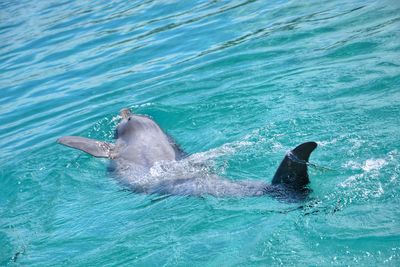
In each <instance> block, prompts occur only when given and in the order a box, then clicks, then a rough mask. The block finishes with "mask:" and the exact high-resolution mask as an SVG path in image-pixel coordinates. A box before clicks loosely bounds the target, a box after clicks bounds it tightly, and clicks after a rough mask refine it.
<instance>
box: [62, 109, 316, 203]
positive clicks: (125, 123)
mask: <svg viewBox="0 0 400 267" xmlns="http://www.w3.org/2000/svg"><path fill="white" fill-rule="evenodd" d="M120 115H121V117H122V120H121V122H120V123H119V124H118V126H117V129H116V134H115V136H116V142H115V143H107V142H103V141H98V140H93V139H89V138H84V137H79V136H64V137H61V138H59V139H58V140H57V142H58V143H60V144H63V145H65V146H69V147H72V148H75V149H79V150H82V151H84V152H86V153H88V154H90V155H92V156H95V157H102V158H109V159H110V160H111V164H110V166H111V168H112V169H113V170H114V174H115V176H116V177H117V178H118V180H119V181H120V182H122V183H123V184H124V185H126V186H128V187H129V188H130V189H131V190H133V191H135V192H141V193H147V194H167V195H195V196H202V195H213V196H217V197H223V196H228V197H229V196H260V195H271V196H274V197H278V198H281V197H286V196H287V195H291V196H295V197H299V196H300V197H303V196H304V195H306V194H307V192H308V190H307V189H306V187H305V186H306V185H307V184H308V183H309V178H308V173H307V163H308V160H309V156H310V154H311V152H312V151H313V150H314V149H315V148H316V147H317V144H316V143H315V142H308V143H303V144H301V145H299V146H297V147H296V148H295V149H293V150H292V151H290V152H288V153H287V154H286V155H285V157H284V159H283V161H282V162H281V164H280V166H279V168H278V169H277V171H276V173H275V175H274V178H273V179H272V182H271V184H268V183H265V182H262V181H251V180H245V181H233V180H230V179H226V178H222V177H219V176H218V175H215V174H212V173H206V174H204V173H201V172H197V173H196V172H194V173H193V172H191V173H187V172H186V173H185V172H176V171H175V172H170V173H168V172H166V173H163V175H149V173H150V172H151V171H153V168H154V167H155V166H157V165H158V164H159V163H160V162H161V163H165V164H168V163H173V162H176V161H179V160H181V159H183V158H185V156H187V154H185V152H183V151H182V150H181V149H180V148H179V146H178V145H177V144H176V143H175V142H174V141H173V139H172V138H170V137H169V136H168V135H166V134H165V133H164V132H163V130H162V129H161V128H160V127H159V126H158V125H157V123H155V122H154V121H153V120H152V119H150V118H149V117H146V116H142V115H136V114H132V113H131V112H130V111H129V109H123V110H121V113H120Z"/></svg>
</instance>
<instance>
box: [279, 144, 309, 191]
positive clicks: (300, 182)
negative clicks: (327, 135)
mask: <svg viewBox="0 0 400 267" xmlns="http://www.w3.org/2000/svg"><path fill="white" fill-rule="evenodd" d="M316 147H317V143H315V142H307V143H303V144H301V145H299V146H297V147H296V148H295V149H293V150H291V151H289V152H288V153H287V154H286V155H285V157H284V158H283V160H282V162H281V165H279V168H278V169H277V170H276V173H275V175H274V178H273V179H272V184H273V185H277V184H282V185H285V186H287V187H290V188H291V189H294V190H301V189H302V188H303V187H304V186H306V185H307V184H308V183H309V182H310V180H309V178H308V173H307V164H308V160H309V158H310V154H311V152H313V150H314V149H315V148H316Z"/></svg>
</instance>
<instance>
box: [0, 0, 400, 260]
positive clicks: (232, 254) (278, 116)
mask: <svg viewBox="0 0 400 267" xmlns="http://www.w3.org/2000/svg"><path fill="white" fill-rule="evenodd" d="M0 40H1V41H0V153H1V157H0V265H2V266H4V265H5V266H14V265H17V266H18V265H20V266H276V265H284V266H292V265H296V266H317V265H318V266H331V265H333V266H344V265H350V266H377V265H379V266H399V264H400V209H399V207H400V177H399V175H400V141H399V139H400V129H399V127H400V2H399V1H396V0H395V1H391V0H383V1H369V0H367V1H338V0H334V1H260V0H259V1H255V0H247V1H245V0H240V1H219V0H217V1H167V0H165V1H152V0H147V1H122V0H116V1H68V0H66V1H62V0H61V1H54V0H50V1H27V0H17V1H11V0H10V1H9V0H5V1H1V3H0ZM124 107H129V108H131V109H132V110H133V111H134V112H135V113H139V114H145V115H148V116H151V117H152V118H153V119H154V120H155V121H157V122H158V123H159V124H160V126H161V127H162V128H163V129H164V130H165V131H166V132H168V133H169V134H170V135H171V136H173V138H174V139H175V140H176V141H177V143H179V144H180V145H181V147H182V148H183V149H184V150H185V151H186V152H188V153H190V154H191V156H192V157H193V158H194V159H195V160H196V162H198V163H199V166H202V165H206V166H209V168H210V169H212V172H214V173H217V174H218V175H220V176H223V177H228V178H229V179H233V180H242V179H253V180H260V181H270V180H271V178H272V176H273V174H274V172H275V170H276V168H277V167H278V165H279V162H280V160H281V159H282V158H283V156H284V154H285V153H286V152H287V151H288V150H290V149H291V148H293V147H295V146H296V145H298V144H300V143H302V142H305V141H316V142H318V144H319V146H318V148H317V149H316V150H315V152H314V153H313V154H312V155H311V163H312V165H313V166H311V167H310V170H309V172H310V179H311V184H310V188H312V190H313V192H312V193H311V194H310V196H309V198H308V199H306V200H305V201H302V202H299V203H296V202H295V203H292V202H285V201H279V200H276V199H272V198H269V197H255V198H215V197H209V196H205V197H202V198H199V197H183V196H169V197H162V196H157V195H143V194H135V193H132V192H130V191H129V190H125V188H123V187H122V186H121V185H120V184H118V183H117V182H116V181H115V180H114V179H112V177H110V175H109V173H108V172H107V160H105V159H96V158H92V157H91V156H89V155H87V154H83V153H81V152H80V151H76V150H72V149H68V148H65V147H62V146H60V145H58V144H56V139H57V138H58V137H60V136H63V135H80V136H86V137H90V138H96V139H101V140H106V141H112V138H113V131H114V128H115V125H116V124H117V122H118V116H117V115H118V112H119V110H120V109H121V108H124ZM177 164H178V165H177V166H179V163H177ZM180 167H182V168H185V166H180ZM152 171H153V172H154V173H155V174H157V172H158V170H157V168H156V169H153V170H152Z"/></svg>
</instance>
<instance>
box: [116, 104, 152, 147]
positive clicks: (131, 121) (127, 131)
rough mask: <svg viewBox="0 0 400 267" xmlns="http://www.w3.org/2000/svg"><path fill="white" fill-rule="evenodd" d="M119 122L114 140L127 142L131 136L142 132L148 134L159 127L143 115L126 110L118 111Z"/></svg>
mask: <svg viewBox="0 0 400 267" xmlns="http://www.w3.org/2000/svg"><path fill="white" fill-rule="evenodd" d="M120 116H121V121H120V123H119V124H118V126H117V128H116V130H115V135H114V138H115V139H120V138H122V139H124V140H125V141H128V140H129V139H130V138H132V137H133V136H135V135H137V134H140V133H142V132H147V133H150V132H152V131H158V130H159V127H158V126H157V124H156V123H155V122H154V121H153V120H152V119H150V118H148V117H146V116H143V115H136V114H133V113H132V112H131V111H130V110H129V109H128V108H124V109H122V110H121V111H120Z"/></svg>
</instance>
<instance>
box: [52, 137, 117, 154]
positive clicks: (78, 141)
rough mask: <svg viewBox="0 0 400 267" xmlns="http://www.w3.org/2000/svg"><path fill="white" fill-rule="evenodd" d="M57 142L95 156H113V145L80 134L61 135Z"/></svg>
mask: <svg viewBox="0 0 400 267" xmlns="http://www.w3.org/2000/svg"><path fill="white" fill-rule="evenodd" d="M57 143H59V144H62V145H64V146H68V147H72V148H75V149H79V150H82V151H84V152H86V153H88V154H90V155H92V156H94V157H97V158H113V154H114V153H113V150H114V147H115V145H114V144H111V143H107V142H102V141H98V140H94V139H90V138H85V137H80V136H63V137H61V138H59V139H58V140H57Z"/></svg>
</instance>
